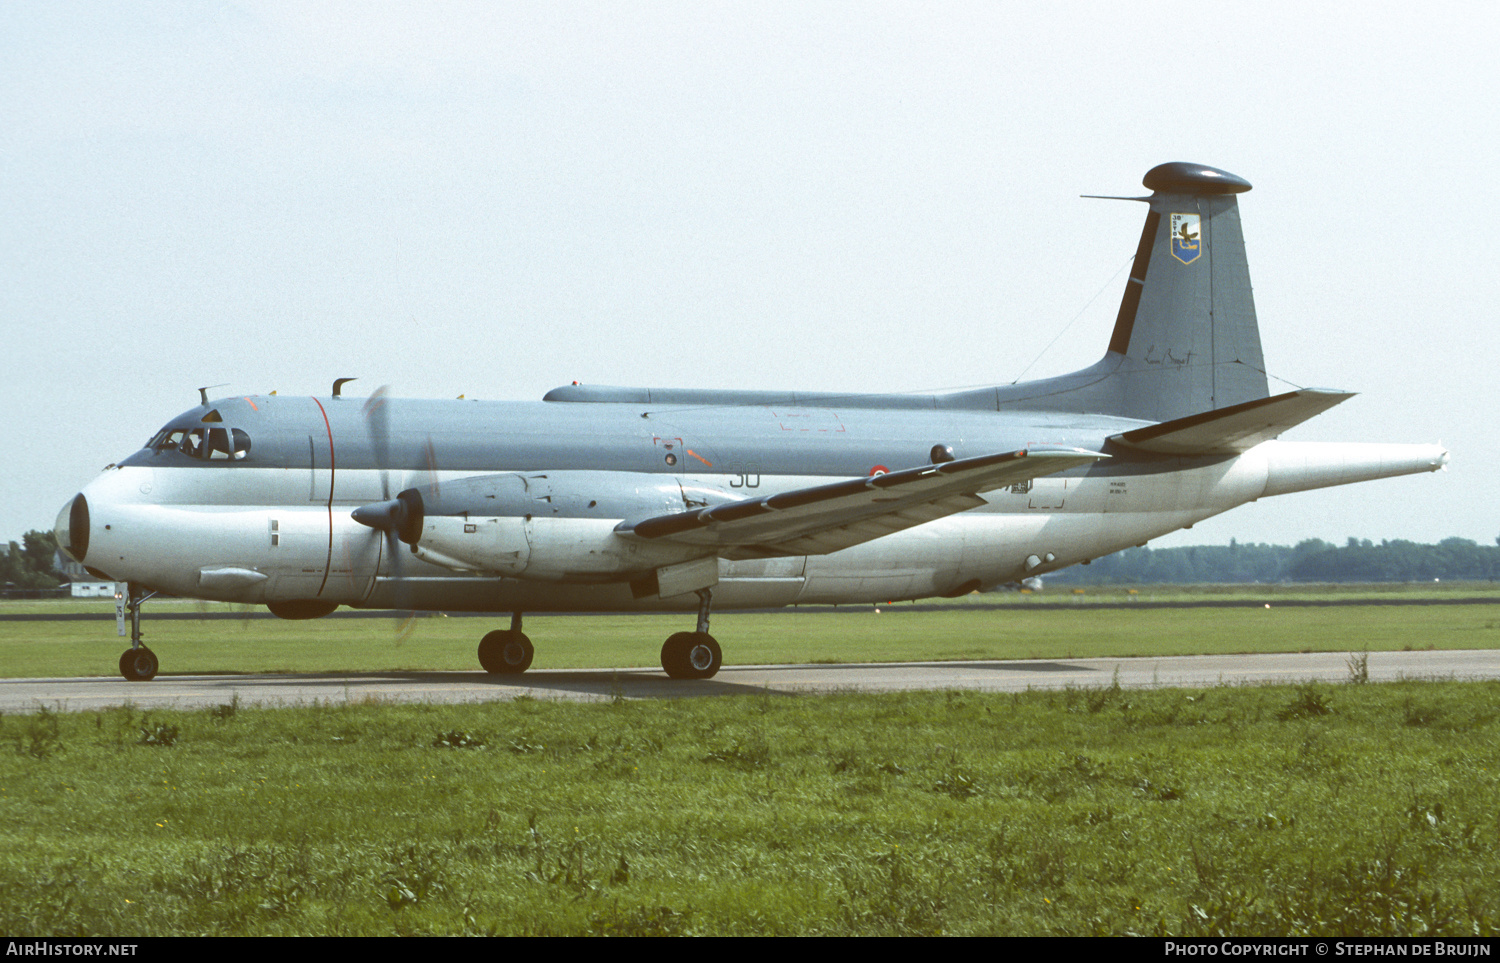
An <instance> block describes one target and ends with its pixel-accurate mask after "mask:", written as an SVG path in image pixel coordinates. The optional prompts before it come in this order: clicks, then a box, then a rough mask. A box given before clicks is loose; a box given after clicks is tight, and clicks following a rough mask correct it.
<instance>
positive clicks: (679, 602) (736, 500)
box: [57, 164, 1447, 678]
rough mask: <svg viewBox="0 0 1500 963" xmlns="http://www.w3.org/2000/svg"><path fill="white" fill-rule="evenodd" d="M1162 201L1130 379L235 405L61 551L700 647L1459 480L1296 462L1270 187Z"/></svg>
mask: <svg viewBox="0 0 1500 963" xmlns="http://www.w3.org/2000/svg"><path fill="white" fill-rule="evenodd" d="M1146 184H1147V186H1148V187H1150V188H1152V189H1153V193H1152V195H1151V196H1150V197H1148V198H1138V199H1136V200H1141V201H1145V202H1147V203H1148V204H1149V205H1150V209H1149V212H1148V217H1147V223H1146V227H1145V229H1144V231H1143V234H1142V238H1141V243H1140V248H1139V250H1138V253H1137V256H1136V261H1135V267H1134V269H1133V271H1132V277H1131V280H1130V282H1129V285H1128V288H1127V293H1126V297H1125V300H1124V303H1123V304H1122V306H1121V312H1120V317H1119V319H1118V320H1117V322H1116V327H1115V333H1114V336H1113V338H1112V340H1111V343H1110V346H1109V350H1108V351H1107V352H1106V353H1105V356H1104V357H1103V358H1102V359H1101V360H1100V361H1099V362H1098V363H1097V364H1095V365H1093V366H1091V367H1090V368H1087V369H1084V370H1082V371H1079V372H1075V373H1073V374H1071V375H1065V376H1062V377H1060V378H1053V379H1047V380H1044V381H1038V382H1030V383H1025V384H1020V385H1012V386H1004V387H996V388H986V389H981V390H977V391H965V392H958V393H952V394H940V395H835V394H807V393H792V392H716V391H690V390H671V389H667V390H663V389H636V388H595V387H591V386H579V385H573V386H568V387H564V388H559V389H556V390H555V391H553V392H551V393H549V394H548V395H547V397H546V399H545V400H543V401H540V402H485V401H465V400H457V401H430V400H407V399H396V398H387V397H385V396H384V395H377V396H376V397H373V398H372V399H370V400H368V401H367V400H365V399H357V398H350V397H336V396H335V397H321V398H308V397H286V396H275V395H271V396H266V395H253V396H243V397H227V398H220V399H216V400H212V401H205V403H204V404H201V405H199V406H197V407H195V408H192V409H190V410H188V411H186V412H183V413H182V414H181V415H178V416H177V417H176V418H174V419H172V420H171V421H169V422H168V423H167V424H166V425H165V426H164V427H163V428H162V429H161V431H160V432H158V434H157V435H156V436H154V437H153V438H152V439H151V441H150V442H149V443H148V444H147V446H146V447H144V448H143V449H142V450H140V451H138V452H136V453H134V454H132V455H130V456H129V457H127V458H125V459H123V460H122V461H120V462H119V463H118V464H115V465H111V466H109V467H108V468H107V469H106V470H105V471H104V473H103V474H102V475H101V476H100V477H99V478H96V479H95V480H94V481H93V482H92V483H90V484H89V485H88V486H87V487H85V488H84V489H83V491H82V492H81V493H80V494H79V495H78V496H77V497H76V498H75V499H73V500H72V501H70V502H69V504H68V505H67V506H65V507H64V509H63V511H62V513H61V515H60V516H59V520H58V527H57V532H58V537H59V544H60V545H62V546H63V547H64V548H65V550H67V551H68V552H69V553H70V554H72V555H73V556H74V557H75V558H77V559H78V560H79V561H81V562H83V563H84V564H85V565H86V566H88V568H89V569H90V570H91V571H93V572H95V573H96V574H97V575H99V576H101V577H106V578H109V579H113V580H117V581H120V582H125V583H128V584H129V585H131V586H132V589H131V591H132V593H133V595H132V597H133V598H134V597H135V596H136V594H140V593H145V592H167V593H171V594H175V595H181V596H188V597H194V598H205V599H218V600H223V601H233V602H252V603H266V604H270V605H272V607H273V611H277V610H278V606H279V607H280V612H281V613H283V614H284V613H286V612H301V613H304V614H309V615H315V614H321V613H322V612H325V611H328V610H330V609H331V608H332V607H334V606H336V605H348V606H354V607H363V608H402V609H415V610H428V609H430V610H439V609H448V610H465V611H494V612H517V613H519V612H522V611H535V612H543V611H570V610H580V611H588V610H593V611H599V610H628V609H642V610H649V609H666V610H692V609H699V610H700V612H701V613H702V614H701V618H700V630H702V629H703V628H704V627H705V626H706V619H707V606H708V601H707V600H708V598H709V594H708V593H711V597H712V605H713V607H714V608H743V607H766V606H780V605H790V604H798V603H856V602H884V601H890V600H897V599H912V598H921V597H928V596H942V595H956V594H961V593H964V592H968V591H973V590H976V589H982V588H989V587H993V586H997V585H1000V584H1004V583H1009V582H1014V581H1017V580H1020V579H1022V578H1025V577H1028V576H1035V575H1041V574H1045V573H1046V572H1050V571H1055V570H1057V569H1059V568H1063V567H1065V566H1068V565H1074V564H1078V563H1080V562H1087V561H1089V560H1091V559H1094V558H1097V557H1099V556H1102V555H1106V554H1109V553H1111V552H1114V551H1118V550H1120V549H1122V548H1126V547H1129V546H1133V545H1139V544H1143V543H1145V542H1146V541H1148V540H1149V539H1151V538H1154V537H1156V536H1159V535H1162V534H1165V533H1167V532H1171V531H1174V530H1176V529H1179V528H1182V527H1185V526H1190V525H1192V524H1194V523H1196V522H1198V521H1201V520H1202V519H1205V518H1208V517H1210V516H1212V515H1216V514H1218V513H1220V512H1223V511H1226V510H1228V509H1230V508H1233V507H1235V506H1237V505H1241V504H1244V503H1246V502H1250V501H1254V500H1256V499H1258V498H1261V497H1264V496H1267V495H1274V494H1283V493H1287V492H1293V491H1301V490H1306V489H1310V488H1317V487H1324V486H1328V485H1340V484H1346V483H1348V482H1353V481H1362V480H1368V479H1373V478H1380V477H1390V476H1394V475H1400V474H1407V473H1411V472H1418V471H1431V470H1434V469H1436V468H1438V467H1441V466H1442V464H1444V463H1445V461H1446V459H1447V453H1446V452H1444V451H1443V450H1442V449H1441V448H1439V447H1437V446H1432V445H1385V444H1375V445H1354V444H1319V443H1306V442H1304V443H1290V442H1283V441H1279V440H1276V437H1275V436H1276V435H1277V434H1279V433H1280V431H1281V430H1283V429H1284V428H1286V427H1290V426H1291V425H1293V424H1296V423H1298V422H1300V421H1301V420H1305V419H1306V418H1308V417H1311V416H1312V415H1314V414H1316V413H1317V412H1318V411H1321V410H1325V409H1326V408H1327V407H1331V406H1332V405H1333V404H1337V403H1338V402H1340V401H1342V400H1344V399H1345V398H1347V397H1349V396H1348V395H1347V394H1343V393H1337V392H1326V391H1316V390H1305V391H1299V392H1290V393H1287V394H1285V395H1278V396H1274V397H1273V396H1271V395H1269V393H1268V391H1267V390H1266V380H1265V374H1264V367H1263V362H1262V360H1261V358H1260V344H1259V335H1258V329H1257V321H1256V319H1255V315H1254V308H1253V302H1252V300H1251V298H1250V291H1249V280H1248V273H1247V269H1246V268H1245V259H1244V252H1243V239H1242V237H1241V235H1240V232H1239V221H1238V217H1239V215H1238V208H1237V205H1236V199H1235V197H1234V195H1235V194H1238V193H1241V192H1243V191H1245V190H1248V189H1249V185H1248V183H1245V182H1244V181H1242V180H1240V179H1238V178H1235V177H1234V176H1233V175H1228V174H1225V173H1224V172H1221V171H1215V170H1214V169H1213V168H1204V167H1201V166H1200V165H1185V164H1174V165H1162V167H1159V168H1156V169H1155V170H1153V171H1152V172H1151V173H1150V174H1148V175H1147V180H1146ZM1028 455H1029V456H1031V457H1030V458H1029V459H1028V458H1027V457H1026V456H1028ZM398 493H400V494H399V495H398ZM298 606H300V607H301V608H300V609H299V608H297V607H298ZM137 644H138V643H137ZM528 645H529V643H528ZM127 654H128V653H127ZM529 658H530V657H529V652H528V655H527V659H526V661H527V664H529ZM665 659H666V656H665V655H664V660H665ZM122 667H123V663H122ZM714 668H715V669H716V666H715V667H714ZM153 672H154V668H153ZM146 677H148V678H149V675H148V676H146Z"/></svg>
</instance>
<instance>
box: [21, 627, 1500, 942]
mask: <svg viewBox="0 0 1500 963" xmlns="http://www.w3.org/2000/svg"><path fill="white" fill-rule="evenodd" d="M861 618H862V619H864V620H866V621H874V620H875V618H874V616H867V617H861ZM575 621H576V620H575ZM1497 706H1500V683H1493V682H1490V683H1441V684H1439V683H1418V682H1403V683H1394V684H1382V685H1353V684H1348V685H1339V686H1303V687H1257V688H1227V687H1220V688H1210V689H1199V690H1170V689H1163V690H1154V691H1149V692H1140V691H1122V690H1118V689H1112V688H1102V689H1088V690H1078V689H1075V690H1067V691H1062V692H1032V693H1024V694H1019V695H990V694H980V693H970V692H953V693H909V694H892V695H878V696H877V695H853V694H847V695H832V696H810V697H791V696H779V695H771V694H764V695H759V696H750V697H744V698H724V699H685V700H670V701H653V702H649V703H648V702H634V701H623V700H622V701H617V702H615V703H604V704H588V705H580V704H565V703H550V702H537V701H532V700H526V699H523V700H520V701H517V702H507V703H492V704H484V705H467V706H383V705H339V706H332V705H330V706H321V707H305V708H294V709H279V710H261V709H250V708H242V707H239V706H237V705H227V706H222V707H219V708H217V709H213V710H205V711H195V712H167V711H152V712H150V713H149V714H143V713H142V712H140V711H138V710H135V709H132V708H128V707H127V708H123V709H115V710H110V711H104V712H89V713H71V714H59V713H53V712H42V713H36V714H29V715H25V716H6V717H0V814H3V816H4V820H3V825H4V827H6V828H5V829H4V830H3V831H0V932H5V933H8V934H12V935H22V934H25V935H69V934H76V935H115V936H126V935H143V936H144V935H153V934H174V935H175V934H200V933H201V934H334V935H366V934H369V935H383V934H398V933H408V934H464V933H500V934H588V933H616V934H651V933H663V934H675V933H697V934H712V935H732V934H828V935H843V934H863V935H881V934H935V933H947V934H1091V933H1104V934H1109V933H1114V934H1121V933H1147V934H1155V933H1166V934H1175V935H1211V934H1218V933H1225V934H1238V935H1279V934H1288V935H1291V934H1319V935H1336V934H1348V935H1382V934H1395V935H1414V936H1415V935H1422V936H1431V935H1452V936H1461V935H1470V936H1472V935H1481V936H1494V935H1495V933H1496V929H1497V921H1500V891H1497V889H1496V887H1495V886H1494V885H1493V881H1494V880H1495V879H1496V878H1500V809H1497V799H1500V708H1497Z"/></svg>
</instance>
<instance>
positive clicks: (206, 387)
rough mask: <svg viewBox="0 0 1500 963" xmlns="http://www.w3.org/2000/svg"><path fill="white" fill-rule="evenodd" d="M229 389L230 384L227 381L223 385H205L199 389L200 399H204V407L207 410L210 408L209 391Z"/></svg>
mask: <svg viewBox="0 0 1500 963" xmlns="http://www.w3.org/2000/svg"><path fill="white" fill-rule="evenodd" d="M227 387H229V382H227V381H226V382H224V383H223V384H221V385H204V386H203V387H202V388H199V389H198V397H199V398H202V399H203V407H205V408H207V407H208V391H209V389H210V388H227Z"/></svg>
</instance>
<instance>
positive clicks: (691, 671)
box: [661, 632, 724, 679]
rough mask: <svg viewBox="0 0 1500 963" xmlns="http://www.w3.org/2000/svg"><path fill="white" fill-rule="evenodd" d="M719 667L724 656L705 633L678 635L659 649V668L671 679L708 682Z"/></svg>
mask: <svg viewBox="0 0 1500 963" xmlns="http://www.w3.org/2000/svg"><path fill="white" fill-rule="evenodd" d="M723 665H724V653H723V651H722V650H720V648H719V643H718V642H717V641H716V640H715V639H714V637H713V636H711V635H709V634H708V633H707V632H678V633H677V634H675V635H673V636H672V637H670V638H669V639H667V641H666V642H665V643H663V644H662V647H661V667H662V668H663V669H664V670H666V673H667V675H668V677H670V678H673V679H712V678H713V677H714V676H715V675H717V674H718V672H719V669H720V668H721V667H723Z"/></svg>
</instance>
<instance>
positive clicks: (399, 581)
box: [352, 385, 437, 638]
mask: <svg viewBox="0 0 1500 963" xmlns="http://www.w3.org/2000/svg"><path fill="white" fill-rule="evenodd" d="M391 404H392V401H391V398H390V393H389V386H388V385H382V386H381V387H380V388H377V389H376V390H375V392H374V393H373V394H371V395H370V397H369V400H367V401H366V402H365V407H364V414H365V427H366V429H367V430H368V431H369V435H370V448H371V450H372V451H373V452H374V454H375V464H376V466H377V467H378V468H379V469H380V497H381V500H380V501H378V502H375V503H373V504H370V505H362V506H360V507H359V508H356V509H355V510H354V511H353V513H352V517H353V518H354V520H355V521H356V522H359V523H360V524H361V525H365V526H367V527H369V528H373V529H375V530H376V531H379V532H382V533H384V535H385V540H386V554H387V555H388V556H389V558H390V560H391V565H390V573H391V579H392V581H393V582H394V583H395V586H396V596H397V602H398V603H399V604H398V611H399V612H400V613H401V615H400V618H401V628H400V630H399V631H400V635H401V637H402V638H405V637H406V636H407V635H409V634H410V633H411V629H412V626H413V619H414V613H413V612H412V610H411V608H412V606H411V584H410V582H409V581H408V580H407V578H406V573H405V567H406V563H405V557H406V554H407V553H406V552H405V551H403V550H402V544H401V543H403V542H404V543H405V544H406V545H409V546H415V545H416V544H417V541H418V540H419V539H420V538H421V537H422V519H423V515H424V506H423V501H422V493H421V492H420V491H418V490H417V489H416V488H408V489H406V490H405V491H403V492H401V493H399V494H398V495H396V496H395V497H394V498H392V497H391V477H390V476H391ZM426 448H427V469H428V475H429V477H430V479H431V482H430V487H431V488H433V489H436V487H437V468H436V456H435V453H434V452H433V448H432V439H431V438H429V439H427V445H426Z"/></svg>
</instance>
